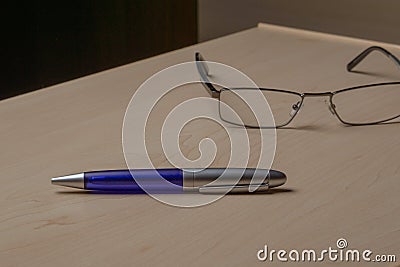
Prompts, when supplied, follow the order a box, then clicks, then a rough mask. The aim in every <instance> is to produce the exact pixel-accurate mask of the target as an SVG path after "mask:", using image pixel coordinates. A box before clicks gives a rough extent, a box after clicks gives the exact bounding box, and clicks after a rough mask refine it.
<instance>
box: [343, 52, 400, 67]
mask: <svg viewBox="0 0 400 267" xmlns="http://www.w3.org/2000/svg"><path fill="white" fill-rule="evenodd" d="M373 51H379V52H381V53H382V54H384V55H385V56H387V57H388V58H390V59H391V60H392V61H393V62H394V63H395V64H396V65H397V67H399V68H400V59H398V58H397V57H396V56H394V55H393V54H392V53H390V52H389V51H387V50H386V49H385V48H382V47H380V46H371V47H368V48H367V49H365V50H364V51H362V52H361V53H360V54H359V55H358V56H356V57H355V58H354V59H353V60H352V61H350V63H348V64H347V70H348V71H353V69H354V67H355V66H357V65H358V64H359V63H360V62H361V61H362V60H363V59H364V58H366V57H367V56H368V55H369V54H370V53H371V52H373Z"/></svg>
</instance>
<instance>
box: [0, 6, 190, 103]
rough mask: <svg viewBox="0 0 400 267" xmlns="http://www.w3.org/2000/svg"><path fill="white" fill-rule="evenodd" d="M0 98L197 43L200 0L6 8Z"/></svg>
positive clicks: (4, 12)
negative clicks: (197, 0)
mask: <svg viewBox="0 0 400 267" xmlns="http://www.w3.org/2000/svg"><path fill="white" fill-rule="evenodd" d="M1 13H2V14H1V18H2V26H3V27H2V28H3V29H2V47H3V49H2V53H3V62H2V63H3V64H2V65H3V75H4V76H3V81H2V83H1V90H0V92H1V93H0V99H4V98H7V97H11V96H14V95H18V94H21V93H25V92H28V91H32V90H35V89H39V88H42V87H47V86H50V85H53V84H57V83H60V82H64V81H68V80H71V79H74V78H77V77H81V76H84V75H87V74H91V73H95V72H98V71H101V70H105V69H109V68H112V67H116V66H119V65H123V64H127V63H130V62H133V61H136V60H139V59H143V58H146V57H149V56H153V55H156V54H160V53H163V52H166V51H170V50H174V49H177V48H181V47H184V46H187V45H191V44H194V43H196V41H197V3H196V0H170V1H168V0H130V1H129V0H112V1H106V0H93V1H88V0H80V1H32V2H28V1H26V2H24V1H23V2H18V1H17V2H14V3H11V4H10V3H9V4H2V12H1Z"/></svg>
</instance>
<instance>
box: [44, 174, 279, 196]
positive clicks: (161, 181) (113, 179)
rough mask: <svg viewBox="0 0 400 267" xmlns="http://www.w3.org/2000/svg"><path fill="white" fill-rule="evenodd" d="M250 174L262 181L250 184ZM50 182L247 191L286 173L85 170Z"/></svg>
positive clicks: (133, 188) (136, 188)
mask: <svg viewBox="0 0 400 267" xmlns="http://www.w3.org/2000/svg"><path fill="white" fill-rule="evenodd" d="M253 178H255V179H257V180H256V181H262V183H260V184H252V183H251V180H252V179H253ZM51 182H52V184H55V185H61V186H67V187H74V188H80V189H85V190H96V191H124V190H127V191H131V192H137V193H143V192H144V190H143V188H144V189H145V191H147V192H149V191H150V192H154V193H156V192H158V193H184V192H198V193H204V194H207V193H224V192H227V191H230V192H244V193H249V192H253V191H254V192H260V191H267V190H268V189H269V188H272V187H277V186H280V185H283V184H284V183H285V182H286V175H285V174H284V173H282V172H280V171H275V170H268V169H253V168H246V169H243V168H228V169H225V168H208V169H173V168H171V169H137V170H106V171H92V172H84V173H79V174H72V175H67V176H61V177H55V178H52V179H51ZM252 187H253V190H252ZM254 189H256V190H254Z"/></svg>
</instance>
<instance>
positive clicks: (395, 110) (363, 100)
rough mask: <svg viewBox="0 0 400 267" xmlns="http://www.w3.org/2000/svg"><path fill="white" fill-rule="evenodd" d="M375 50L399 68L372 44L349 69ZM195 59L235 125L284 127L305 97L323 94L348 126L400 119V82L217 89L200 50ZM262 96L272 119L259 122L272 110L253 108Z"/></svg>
mask: <svg viewBox="0 0 400 267" xmlns="http://www.w3.org/2000/svg"><path fill="white" fill-rule="evenodd" d="M373 51H378V52H381V53H383V54H384V55H386V56H387V57H389V58H390V59H391V60H392V61H393V62H394V63H395V64H396V65H397V66H398V67H400V60H399V59H398V58H397V57H395V56H394V55H393V54H391V53H390V52H389V51H387V50H386V49H384V48H382V47H379V46H372V47H369V48H367V49H366V50H364V51H363V52H361V53H360V54H359V55H358V56H357V57H355V58H354V59H353V60H352V61H350V63H348V64H347V70H348V71H349V72H352V71H353V69H354V68H355V67H356V66H357V65H358V64H359V63H360V62H361V61H362V60H363V59H364V58H365V57H367V56H368V55H369V54H370V53H371V52H373ZM195 58H196V66H197V70H198V72H199V74H200V78H201V81H202V84H203V86H204V87H205V88H206V90H207V91H208V92H209V93H210V95H211V97H213V98H218V100H219V101H218V102H219V115H220V117H221V119H222V120H223V121H225V122H228V123H231V124H234V125H238V126H245V127H249V128H280V127H284V126H287V125H288V124H289V123H290V122H292V121H293V119H294V118H295V117H296V115H297V114H298V113H299V110H300V109H301V107H302V106H303V102H304V99H305V98H306V97H321V96H326V97H328V98H329V102H328V108H329V110H330V111H331V113H332V114H333V115H335V116H336V117H337V118H338V119H339V121H340V122H342V123H344V124H347V125H353V126H356V125H371V124H379V123H384V122H389V121H392V120H394V119H397V118H400V105H399V104H400V81H398V82H383V83H375V84H366V85H360V86H354V87H350V88H345V89H340V90H337V91H333V92H322V93H298V92H294V91H290V90H282V89H269V88H222V89H220V90H217V88H216V87H215V86H214V85H213V84H212V83H211V82H210V80H209V77H210V75H209V68H208V66H207V63H206V61H205V60H204V58H203V57H202V56H201V54H200V53H198V52H197V53H196V54H195ZM261 95H262V96H263V97H264V98H265V99H266V100H267V102H268V104H269V106H270V110H271V111H272V114H273V120H271V121H270V122H263V123H261V124H260V121H259V120H258V118H260V117H263V116H264V115H267V113H268V112H269V110H267V109H265V108H264V109H260V108H257V109H254V108H253V107H252V104H253V103H252V102H253V100H254V101H257V99H259V98H260V96H261ZM249 99H250V101H249ZM255 113H256V114H255ZM260 113H261V114H260ZM262 113H265V114H262Z"/></svg>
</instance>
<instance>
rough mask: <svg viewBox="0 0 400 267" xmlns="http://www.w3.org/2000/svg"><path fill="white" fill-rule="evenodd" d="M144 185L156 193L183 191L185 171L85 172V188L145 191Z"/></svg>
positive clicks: (147, 189)
mask: <svg viewBox="0 0 400 267" xmlns="http://www.w3.org/2000/svg"><path fill="white" fill-rule="evenodd" d="M134 178H135V179H134ZM162 178H163V179H162ZM164 179H165V180H164ZM138 182H139V184H140V185H139V184H138ZM142 187H144V188H145V189H146V191H147V192H149V191H151V192H154V193H156V192H160V193H180V192H183V171H182V170H180V169H156V170H154V169H143V170H140V169H139V170H130V171H129V170H110V171H94V172H86V173H85V189H88V190H98V191H111V190H112V191H127V190H128V191H133V192H137V193H144V190H143V189H142Z"/></svg>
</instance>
